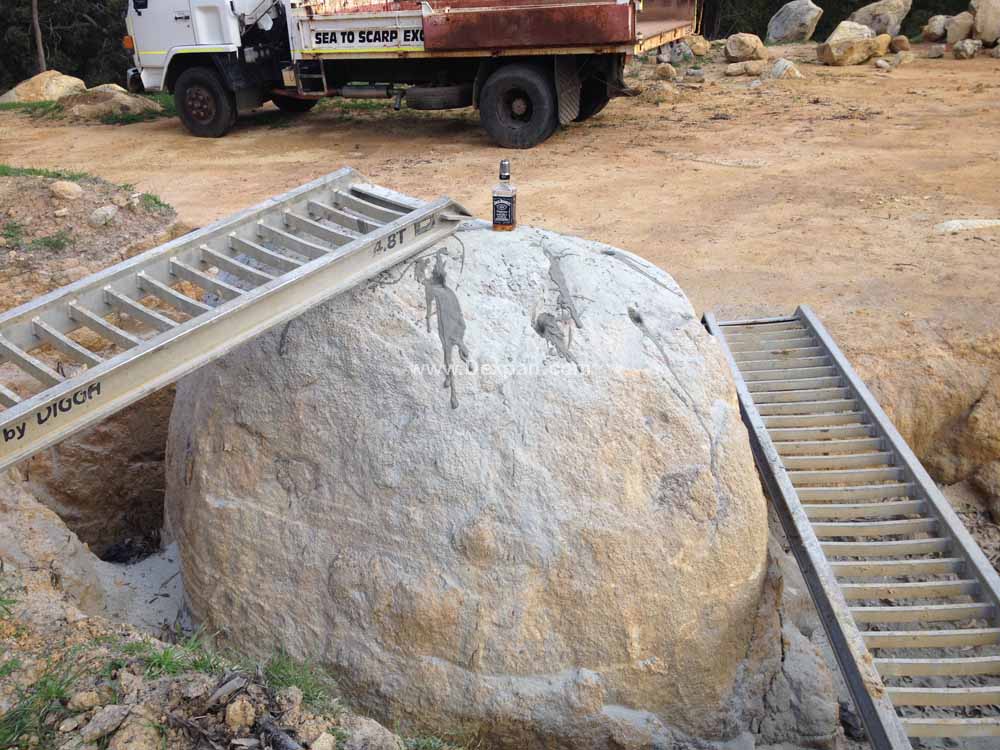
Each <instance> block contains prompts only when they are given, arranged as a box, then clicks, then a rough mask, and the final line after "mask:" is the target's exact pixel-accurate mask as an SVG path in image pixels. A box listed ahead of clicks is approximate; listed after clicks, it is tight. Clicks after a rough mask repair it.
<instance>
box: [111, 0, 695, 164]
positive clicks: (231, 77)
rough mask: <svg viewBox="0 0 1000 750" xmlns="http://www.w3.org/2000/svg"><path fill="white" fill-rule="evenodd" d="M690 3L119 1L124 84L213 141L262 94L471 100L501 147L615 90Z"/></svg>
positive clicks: (687, 24)
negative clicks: (168, 97)
mask: <svg viewBox="0 0 1000 750" xmlns="http://www.w3.org/2000/svg"><path fill="white" fill-rule="evenodd" d="M697 11H698V0H128V6H127V11H126V25H127V31H128V35H127V36H126V37H125V39H124V44H125V47H126V49H128V50H130V52H131V54H132V58H133V65H134V67H133V68H131V69H130V70H129V71H128V73H127V81H128V87H129V89H130V90H131V91H132V92H141V91H167V92H170V93H172V94H173V96H174V99H175V102H176V105H177V112H178V114H179V116H180V120H181V122H182V123H183V124H184V126H185V127H186V128H187V130H188V131H190V132H191V133H192V134H193V135H195V136H201V137H210V138H218V137H220V136H223V135H225V134H226V133H227V132H229V130H230V129H231V128H232V127H233V125H234V124H235V123H236V120H237V117H238V116H239V113H240V112H241V111H248V110H253V109H256V108H258V107H261V106H264V105H265V104H266V103H268V102H273V103H274V105H275V106H276V107H277V108H278V109H280V110H282V111H283V112H288V113H296V114H298V113H305V112H308V111H309V110H310V109H312V108H313V107H315V106H316V104H317V102H319V101H320V100H321V99H323V98H324V97H330V96H340V97H346V98H368V99H385V100H391V101H392V103H393V106H394V108H395V109H397V110H398V109H400V108H401V107H402V106H403V104H404V102H405V105H406V107H408V108H411V109H416V110H444V109H459V108H464V107H475V108H477V109H478V111H479V119H480V122H481V123H482V126H483V127H484V128H485V130H486V132H487V133H488V134H489V136H490V137H491V138H492V139H493V141H495V142H496V143H497V144H499V145H500V146H502V147H505V148H531V147H532V146H535V145H537V144H539V143H541V142H543V141H545V140H546V139H547V138H548V137H549V136H551V135H552V133H554V132H555V131H556V129H557V128H559V127H560V126H564V125H567V124H569V123H571V122H574V121H576V122H580V121H583V120H586V119H588V118H590V117H593V116H594V115H596V114H597V113H598V112H600V111H601V110H602V109H604V107H605V106H606V105H607V104H608V102H609V101H610V100H611V99H612V98H614V97H616V96H621V95H623V94H625V93H627V88H626V86H625V82H624V66H625V62H626V59H627V58H629V57H630V56H632V55H636V54H643V53H646V52H650V51H653V50H655V49H657V48H659V47H661V46H664V45H667V44H670V43H672V42H676V41H679V40H681V39H683V38H684V37H686V36H688V35H690V34H692V33H694V30H695V26H696V20H697V19H696V16H697Z"/></svg>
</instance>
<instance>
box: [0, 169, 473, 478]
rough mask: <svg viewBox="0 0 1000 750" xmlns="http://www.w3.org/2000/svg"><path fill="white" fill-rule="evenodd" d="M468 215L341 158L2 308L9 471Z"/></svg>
mask: <svg viewBox="0 0 1000 750" xmlns="http://www.w3.org/2000/svg"><path fill="white" fill-rule="evenodd" d="M467 217H468V214H467V213H466V212H465V210H464V209H462V208H461V206H458V205H457V204H455V203H453V202H452V201H451V200H449V199H447V198H440V199H438V200H435V201H432V202H430V203H425V202H423V201H418V200H415V199H413V198H410V197H407V196H405V195H402V194H400V193H396V192H393V191H390V190H387V189H385V188H381V187H378V186H376V185H372V184H369V183H368V182H366V181H365V179H364V178H363V177H362V176H361V175H359V174H358V173H357V172H355V171H354V170H352V169H342V170H340V171H338V172H334V173H333V174H330V175H327V176H326V177H323V178H321V179H319V180H316V181H314V182H311V183H309V184H307V185H303V186H302V187H300V188H297V189H296V190H293V191H291V192H289V193H286V194H284V195H281V196H278V197H277V198H273V199H271V200H268V201H266V202H264V203H262V204H260V205H258V206H256V207H254V208H251V209H248V210H246V211H244V212H242V213H239V214H236V215H235V216H232V217H230V218H227V219H224V220H222V221H220V222H218V223H216V224H213V225H211V226H208V227H205V228H204V229H201V230H198V231H197V232H193V233H191V234H188V235H185V236H184V237H181V238H180V239H178V240H175V241H173V242H169V243H167V244H165V245H162V246H160V247H158V248H155V249H153V250H150V251H148V252H145V253H143V254H141V255H138V256H136V257H134V258H132V259H130V260H127V261H125V262H123V263H120V264H118V265H116V266H113V267H111V268H108V269H107V270H105V271H102V272H100V273H97V274H94V275H92V276H89V277H87V278H84V279H81V280H80V281H78V282H76V283H74V284H72V285H70V286H67V287H63V288H62V289H58V290H56V291H54V292H52V293H50V294H48V295H45V296H44V297H41V298H39V299H37V300H34V301H32V302H29V303H27V304H24V305H22V306H20V307H18V308H15V309H13V310H10V311H8V312H6V313H4V314H3V315H0V471H3V470H5V469H6V468H8V467H10V466H12V465H13V464H15V463H17V462H18V461H21V460H22V459H25V458H28V457H29V456H31V455H33V454H34V453H37V452H38V451H40V450H42V449H43V448H47V447H49V446H51V445H54V444H55V443H58V442H59V441H60V440H62V439H64V438H66V437H68V436H69V435H71V434H73V433H74V432H77V431H78V430H81V429H83V428H85V427H87V426H89V425H91V424H94V423H95V422H98V421H100V420H101V419H104V418H105V417H108V416H110V415H111V414H114V413H115V412H117V411H119V410H121V409H122V408H124V407H125V406H128V405H129V404H131V403H133V402H135V401H138V400H139V399H141V398H142V397H144V396H146V395H148V394H149V393H151V392H153V391H155V390H156V389H158V388H161V387H163V386H165V385H168V384H170V383H172V382H174V381H176V380H177V379H178V378H181V377H183V376H184V375H186V374H188V373H189V372H191V371H193V370H195V369H197V368H198V367H200V366H201V365H203V364H205V363H206V362H210V361H211V360H213V359H216V358H217V357H220V356H222V355H223V354H225V353H226V352H228V351H229V350H231V349H233V348H234V347H236V346H238V345H239V344H241V343H243V342H245V341H247V340H248V339H250V338H252V337H254V336H256V335H258V334H260V333H262V332H264V331H266V330H267V329H269V328H271V327H273V326H275V325H278V324H280V323H283V322H285V321H287V320H289V319H291V318H294V317H295V316H297V315H300V314H302V313H303V312H305V311H306V310H307V309H309V308H310V307H312V306H314V305H317V304H319V303H321V302H323V301H325V300H327V299H329V298H331V297H333V296H335V295H337V294H339V293H340V292H343V291H345V290H346V289H349V288H351V287H353V286H355V285H357V284H359V283H361V282H363V281H365V280H367V279H370V278H372V277H373V276H375V275H377V274H378V273H381V272H382V271H384V270H386V269H387V268H389V267H391V266H393V265H395V264H397V263H399V262H400V261H403V260H405V259H407V258H409V257H411V256H413V255H415V254H416V253H418V252H420V251H422V250H425V249H427V248H428V247H430V246H432V245H433V244H435V243H437V242H439V241H441V240H443V239H445V238H447V237H448V236H449V235H451V234H452V233H453V232H454V231H455V229H456V228H457V226H458V224H459V223H460V222H461V221H463V220H464V219H465V218H467ZM109 352H111V354H110V355H109Z"/></svg>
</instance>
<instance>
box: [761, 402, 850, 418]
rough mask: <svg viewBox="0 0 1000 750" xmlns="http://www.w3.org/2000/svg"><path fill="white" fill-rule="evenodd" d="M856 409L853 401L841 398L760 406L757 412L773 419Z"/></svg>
mask: <svg viewBox="0 0 1000 750" xmlns="http://www.w3.org/2000/svg"><path fill="white" fill-rule="evenodd" d="M857 407H858V404H857V402H856V401H855V400H854V399H850V398H842V399H835V400H832V401H792V402H784V403H777V404H761V405H758V407H757V410H758V411H759V412H760V415H761V416H762V417H774V416H779V415H784V414H835V413H838V412H845V411H846V412H851V411H856V410H857Z"/></svg>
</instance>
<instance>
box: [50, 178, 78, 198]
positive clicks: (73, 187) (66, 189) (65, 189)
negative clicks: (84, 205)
mask: <svg viewBox="0 0 1000 750" xmlns="http://www.w3.org/2000/svg"><path fill="white" fill-rule="evenodd" d="M49 192H50V193H52V196H53V197H54V198H59V199H60V200H64V201H75V200H77V199H78V198H79V197H80V196H81V195H83V188H82V187H80V186H79V185H77V184H76V183H75V182H69V181H68V180H56V181H55V182H53V183H52V184H51V185H49Z"/></svg>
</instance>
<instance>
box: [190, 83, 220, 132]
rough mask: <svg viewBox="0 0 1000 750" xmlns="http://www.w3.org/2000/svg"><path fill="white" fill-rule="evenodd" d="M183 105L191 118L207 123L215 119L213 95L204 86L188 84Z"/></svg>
mask: <svg viewBox="0 0 1000 750" xmlns="http://www.w3.org/2000/svg"><path fill="white" fill-rule="evenodd" d="M184 106H185V109H187V111H188V114H190V115H191V118H192V119H193V120H196V121H197V122H199V123H202V124H208V123H210V122H211V121H212V120H214V119H215V113H216V107H215V97H214V96H212V92H211V91H209V90H208V89H207V88H205V87H204V86H199V85H197V84H196V85H194V86H189V87H188V90H187V92H186V93H185V94H184Z"/></svg>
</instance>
